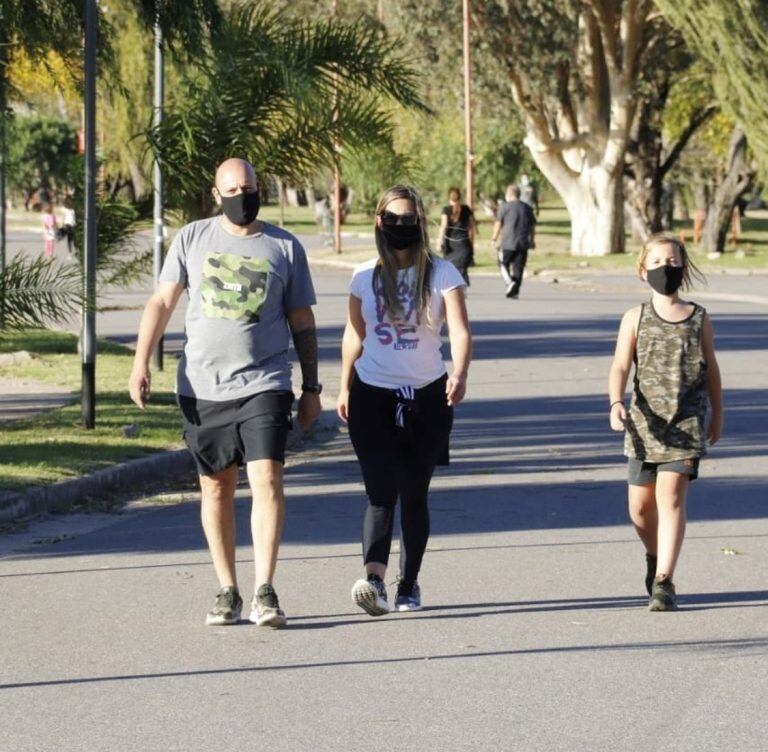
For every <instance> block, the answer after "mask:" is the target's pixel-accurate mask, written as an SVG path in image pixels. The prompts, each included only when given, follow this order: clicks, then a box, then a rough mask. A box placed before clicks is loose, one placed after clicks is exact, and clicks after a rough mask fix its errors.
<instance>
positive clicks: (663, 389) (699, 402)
mask: <svg viewBox="0 0 768 752" xmlns="http://www.w3.org/2000/svg"><path fill="white" fill-rule="evenodd" d="M693 305H694V309H693V313H692V314H691V315H690V316H689V317H688V318H687V319H685V320H683V321H678V322H675V323H673V322H671V321H665V320H664V319H662V318H661V317H660V316H659V315H658V313H656V311H655V309H654V307H653V303H651V302H649V303H644V304H643V306H642V310H641V312H640V321H639V323H638V325H637V341H636V344H635V378H634V394H633V395H632V405H631V406H630V409H629V419H628V420H627V432H626V435H625V440H624V454H626V455H627V456H628V457H635V458H636V459H638V460H642V461H643V462H672V461H673V460H684V459H690V458H693V457H701V456H702V455H703V454H706V433H705V430H704V420H705V417H706V413H707V364H706V362H705V360H704V351H703V347H702V327H703V323H704V309H703V308H702V307H701V306H699V305H696V304H695V303H694V304H693Z"/></svg>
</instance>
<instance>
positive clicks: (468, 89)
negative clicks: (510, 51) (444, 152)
mask: <svg viewBox="0 0 768 752" xmlns="http://www.w3.org/2000/svg"><path fill="white" fill-rule="evenodd" d="M463 12H464V132H465V141H466V148H467V193H466V201H467V206H469V208H470V209H471V208H472V207H473V206H474V193H475V186H474V175H473V170H474V164H473V160H474V158H475V157H474V154H473V153H472V70H471V61H470V49H469V43H470V24H471V19H470V16H469V0H463Z"/></svg>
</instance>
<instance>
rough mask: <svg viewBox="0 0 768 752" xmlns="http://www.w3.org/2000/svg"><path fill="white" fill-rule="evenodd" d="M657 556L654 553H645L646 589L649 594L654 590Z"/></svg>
mask: <svg viewBox="0 0 768 752" xmlns="http://www.w3.org/2000/svg"><path fill="white" fill-rule="evenodd" d="M656 561H657V559H656V557H655V556H654V555H653V554H646V555H645V566H646V572H645V589H646V590H647V591H648V595H651V593H652V592H653V581H654V579H656Z"/></svg>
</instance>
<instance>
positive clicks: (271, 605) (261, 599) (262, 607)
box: [248, 584, 288, 629]
mask: <svg viewBox="0 0 768 752" xmlns="http://www.w3.org/2000/svg"><path fill="white" fill-rule="evenodd" d="M248 621H251V622H253V623H254V624H257V625H258V626H260V627H273V628H274V629H279V628H280V627H284V626H285V625H286V624H287V622H288V619H287V618H286V617H285V612H284V611H283V609H282V608H280V602H279V601H278V600H277V593H276V592H275V589H274V588H273V587H272V585H267V584H264V585H262V586H261V587H260V588H259V589H258V590H257V591H256V595H254V596H253V600H252V601H251V615H250V616H249V617H248Z"/></svg>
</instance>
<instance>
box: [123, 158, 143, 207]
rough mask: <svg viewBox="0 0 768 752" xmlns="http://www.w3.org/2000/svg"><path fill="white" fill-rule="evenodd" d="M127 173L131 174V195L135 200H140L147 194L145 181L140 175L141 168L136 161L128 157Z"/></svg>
mask: <svg viewBox="0 0 768 752" xmlns="http://www.w3.org/2000/svg"><path fill="white" fill-rule="evenodd" d="M127 162H128V172H130V173H131V183H132V184H133V193H134V196H135V197H136V199H139V198H141V197H142V196H144V194H145V193H146V192H147V181H146V180H145V179H144V175H142V173H141V168H140V167H139V165H138V164H137V163H136V161H135V160H134V159H133V158H131V157H128V160H127Z"/></svg>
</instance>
